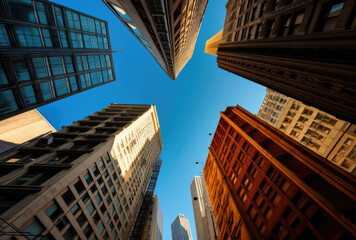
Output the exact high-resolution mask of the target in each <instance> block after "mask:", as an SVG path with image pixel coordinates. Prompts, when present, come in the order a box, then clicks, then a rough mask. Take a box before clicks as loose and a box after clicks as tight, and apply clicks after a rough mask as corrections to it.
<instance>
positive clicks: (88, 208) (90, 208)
mask: <svg viewBox="0 0 356 240" xmlns="http://www.w3.org/2000/svg"><path fill="white" fill-rule="evenodd" d="M87 210H88V212H89V214H92V212H93V211H94V206H93V204H92V203H89V204H88V206H87Z"/></svg>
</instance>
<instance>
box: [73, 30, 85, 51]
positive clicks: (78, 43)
mask: <svg viewBox="0 0 356 240" xmlns="http://www.w3.org/2000/svg"><path fill="white" fill-rule="evenodd" d="M70 37H71V39H72V44H73V48H83V46H84V45H83V38H82V34H81V33H70Z"/></svg>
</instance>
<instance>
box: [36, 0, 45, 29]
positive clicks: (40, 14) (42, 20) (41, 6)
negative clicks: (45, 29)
mask: <svg viewBox="0 0 356 240" xmlns="http://www.w3.org/2000/svg"><path fill="white" fill-rule="evenodd" d="M36 8H37V14H38V18H39V20H40V23H41V24H48V22H47V15H46V11H47V10H46V6H45V4H44V3H43V2H36Z"/></svg>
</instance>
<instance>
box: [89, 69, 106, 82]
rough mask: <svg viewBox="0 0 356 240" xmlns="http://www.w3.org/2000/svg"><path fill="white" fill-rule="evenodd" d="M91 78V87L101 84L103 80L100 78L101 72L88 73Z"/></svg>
mask: <svg viewBox="0 0 356 240" xmlns="http://www.w3.org/2000/svg"><path fill="white" fill-rule="evenodd" d="M90 76H91V81H92V83H93V85H96V84H99V83H102V82H103V79H102V77H101V71H99V72H92V73H90Z"/></svg>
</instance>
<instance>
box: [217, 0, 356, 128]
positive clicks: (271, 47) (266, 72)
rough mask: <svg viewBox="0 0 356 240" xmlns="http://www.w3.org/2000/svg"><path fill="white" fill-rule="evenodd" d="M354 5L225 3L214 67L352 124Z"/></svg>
mask: <svg viewBox="0 0 356 240" xmlns="http://www.w3.org/2000/svg"><path fill="white" fill-rule="evenodd" d="M355 7H356V2H355V1H354V0H345V1H343V0H340V1H336V0H325V1H304V0H286V1H279V0H257V1H250V0H242V1H237V0H229V1H228V3H227V4H226V11H227V12H226V19H225V25H224V30H223V39H224V42H223V43H221V44H220V45H219V49H218V54H217V55H218V58H217V62H218V66H219V67H220V68H222V69H225V70H227V71H229V72H232V73H235V74H238V75H240V76H242V77H244V78H247V79H249V80H251V81H254V82H256V83H259V84H261V85H264V86H266V87H269V88H271V89H273V90H275V91H278V92H280V93H282V94H285V95H287V96H289V97H292V98H294V99H297V100H299V101H302V102H303V103H305V104H307V105H311V106H314V107H316V108H318V109H320V110H323V111H325V112H328V113H330V114H332V115H334V116H336V117H338V118H340V119H343V120H347V121H349V122H353V121H355V119H356V97H355V96H356V85H355V81H354V79H355V78H356V68H355V65H356V60H355V59H356V58H355V54H356V49H355V45H356V19H355V12H354V9H355Z"/></svg>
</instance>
